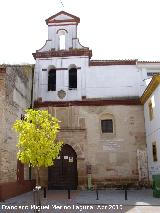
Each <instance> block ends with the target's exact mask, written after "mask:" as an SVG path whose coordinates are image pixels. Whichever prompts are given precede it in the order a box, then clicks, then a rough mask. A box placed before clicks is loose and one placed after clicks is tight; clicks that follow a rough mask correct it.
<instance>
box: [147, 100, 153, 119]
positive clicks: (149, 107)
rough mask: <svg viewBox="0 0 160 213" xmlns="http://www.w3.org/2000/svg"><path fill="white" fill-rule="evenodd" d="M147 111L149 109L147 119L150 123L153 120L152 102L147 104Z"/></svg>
mask: <svg viewBox="0 0 160 213" xmlns="http://www.w3.org/2000/svg"><path fill="white" fill-rule="evenodd" d="M148 109H149V118H150V121H151V120H153V105H152V101H150V102H149V104H148Z"/></svg>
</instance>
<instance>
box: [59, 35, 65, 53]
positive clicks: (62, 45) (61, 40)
mask: <svg viewBox="0 0 160 213" xmlns="http://www.w3.org/2000/svg"><path fill="white" fill-rule="evenodd" d="M65 48H66V38H65V35H59V49H60V50H65Z"/></svg>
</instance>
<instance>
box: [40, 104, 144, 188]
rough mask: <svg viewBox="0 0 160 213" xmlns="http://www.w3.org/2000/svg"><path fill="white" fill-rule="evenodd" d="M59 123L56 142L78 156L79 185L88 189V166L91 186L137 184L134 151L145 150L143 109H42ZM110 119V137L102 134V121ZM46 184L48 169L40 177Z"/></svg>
mask: <svg viewBox="0 0 160 213" xmlns="http://www.w3.org/2000/svg"><path fill="white" fill-rule="evenodd" d="M41 109H48V111H49V112H50V113H51V114H52V115H53V116H56V117H57V118H58V119H59V120H60V121H61V123H60V125H61V131H60V133H59V135H58V139H62V140H63V141H64V143H66V144H69V145H71V146H72V147H73V149H74V150H75V151H76V153H77V167H78V184H79V187H86V186H87V169H86V168H87V166H88V165H90V166H91V173H92V174H91V177H92V184H93V185H94V186H96V185H98V186H102V187H104V186H107V185H116V184H117V185H118V184H119V185H123V184H126V183H130V184H134V185H135V184H137V182H138V180H139V173H138V161H137V150H145V148H146V143H145V130H144V118H143V106H141V105H136V106H132V105H131V106H125V105H114V106H111V105H110V106H70V107H44V108H41ZM105 116H112V117H113V121H114V132H113V134H110V133H109V134H108V133H107V134H106V133H102V131H101V122H100V121H101V119H102V118H104V117H105ZM42 179H45V183H46V184H47V179H48V177H47V170H46V171H45V172H43V178H42Z"/></svg>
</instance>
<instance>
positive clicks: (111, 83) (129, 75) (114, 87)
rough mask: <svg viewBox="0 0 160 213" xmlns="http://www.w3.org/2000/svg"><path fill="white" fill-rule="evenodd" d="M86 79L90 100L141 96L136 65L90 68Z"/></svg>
mask: <svg viewBox="0 0 160 213" xmlns="http://www.w3.org/2000/svg"><path fill="white" fill-rule="evenodd" d="M86 78H87V79H86V82H87V83H86V85H87V86H86V87H87V88H86V90H87V97H88V98H98V97H101V98H103V97H104V98H115V97H133V96H140V84H141V79H140V73H139V70H138V69H137V68H136V66H134V65H114V66H101V67H100V66H95V67H94V66H93V67H89V69H88V71H87V76H86Z"/></svg>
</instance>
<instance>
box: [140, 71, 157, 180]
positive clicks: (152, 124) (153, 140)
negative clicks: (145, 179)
mask: <svg viewBox="0 0 160 213" xmlns="http://www.w3.org/2000/svg"><path fill="white" fill-rule="evenodd" d="M159 100H160V76H159V75H155V76H154V77H153V78H152V80H151V82H150V83H149V85H148V86H147V88H146V90H145V91H144V93H143V95H142V97H141V101H142V103H143V104H144V117H145V129H146V142H147V154H148V169H149V177H150V180H152V175H153V174H160V103H159Z"/></svg>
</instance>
